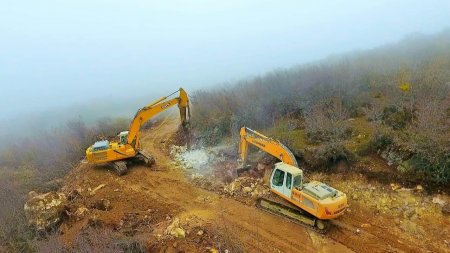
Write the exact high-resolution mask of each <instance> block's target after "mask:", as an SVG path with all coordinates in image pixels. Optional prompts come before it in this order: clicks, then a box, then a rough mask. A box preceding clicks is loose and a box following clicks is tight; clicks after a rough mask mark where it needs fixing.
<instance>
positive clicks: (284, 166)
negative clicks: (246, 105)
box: [239, 127, 347, 232]
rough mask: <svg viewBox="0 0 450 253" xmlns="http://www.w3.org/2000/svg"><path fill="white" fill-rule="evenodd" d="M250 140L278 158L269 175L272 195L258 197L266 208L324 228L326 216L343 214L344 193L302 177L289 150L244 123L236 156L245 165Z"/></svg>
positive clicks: (327, 223)
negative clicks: (237, 155)
mask: <svg viewBox="0 0 450 253" xmlns="http://www.w3.org/2000/svg"><path fill="white" fill-rule="evenodd" d="M249 144H251V145H253V146H255V147H257V148H259V149H261V150H262V151H264V152H266V153H268V154H271V155H272V156H274V157H276V158H278V159H279V160H280V162H278V163H276V164H275V166H274V168H273V170H272V172H271V174H270V179H269V187H270V191H271V192H272V193H273V194H274V195H275V196H276V197H274V196H273V195H272V196H270V197H262V198H259V199H258V200H257V206H258V207H259V208H261V209H263V210H265V211H268V212H271V213H274V214H277V215H282V216H285V217H288V218H290V219H292V220H295V221H298V222H302V223H303V224H308V225H310V226H312V227H314V228H317V229H318V230H319V231H320V232H325V231H326V229H327V228H328V227H329V222H328V221H329V220H332V219H336V218H337V217H339V216H341V215H343V214H344V211H345V209H346V208H347V196H346V195H345V193H343V192H341V191H339V190H336V189H334V188H333V187H331V186H329V185H327V184H324V183H321V182H318V181H309V182H307V181H306V180H305V177H304V175H303V170H302V169H300V168H299V166H298V164H297V160H296V159H295V156H294V155H293V154H292V152H291V151H290V150H289V149H288V148H287V147H286V146H284V145H283V144H282V143H281V142H279V141H278V140H275V139H272V138H269V137H267V136H265V135H263V134H261V133H258V132H257V131H254V130H252V129H250V128H247V127H242V128H241V130H240V144H239V156H240V160H241V163H242V164H241V165H242V166H243V167H246V165H247V156H248V149H249Z"/></svg>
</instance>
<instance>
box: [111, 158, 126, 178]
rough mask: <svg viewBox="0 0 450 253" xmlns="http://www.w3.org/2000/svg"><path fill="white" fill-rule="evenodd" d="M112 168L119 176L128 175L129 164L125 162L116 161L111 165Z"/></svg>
mask: <svg viewBox="0 0 450 253" xmlns="http://www.w3.org/2000/svg"><path fill="white" fill-rule="evenodd" d="M111 166H112V168H113V169H114V172H116V174H117V175H119V176H122V175H124V174H125V173H127V163H126V162H125V161H115V162H113V163H111Z"/></svg>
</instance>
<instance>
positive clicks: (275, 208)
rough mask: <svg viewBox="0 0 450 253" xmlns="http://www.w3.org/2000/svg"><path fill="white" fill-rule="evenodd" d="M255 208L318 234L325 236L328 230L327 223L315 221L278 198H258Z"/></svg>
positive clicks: (310, 216)
mask: <svg viewBox="0 0 450 253" xmlns="http://www.w3.org/2000/svg"><path fill="white" fill-rule="evenodd" d="M256 207H257V208H259V209H261V210H263V211H265V212H268V213H271V214H274V215H277V216H280V217H283V218H286V219H287V220H289V221H290V222H293V223H295V224H299V225H302V226H304V227H307V228H310V229H313V230H314V231H316V232H318V233H320V234H325V233H326V232H327V231H328V228H329V221H326V220H320V219H317V218H316V217H314V216H312V215H311V214H309V213H307V212H305V211H302V210H301V209H299V208H297V207H296V206H294V205H292V204H291V203H289V202H287V201H284V200H282V199H280V198H278V197H273V196H270V197H263V198H258V199H257V200H256Z"/></svg>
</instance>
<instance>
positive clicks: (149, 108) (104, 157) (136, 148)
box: [86, 88, 190, 175]
mask: <svg viewBox="0 0 450 253" xmlns="http://www.w3.org/2000/svg"><path fill="white" fill-rule="evenodd" d="M177 92H179V93H180V94H179V96H178V97H175V98H170V97H171V96H172V95H173V94H175V93H177ZM169 98H170V99H169ZM175 105H178V108H179V110H180V118H181V124H182V125H183V127H186V125H187V124H188V122H189V118H190V111H189V98H188V95H187V93H186V91H184V89H182V88H180V89H179V90H178V91H176V92H174V93H172V94H170V95H168V96H164V97H162V98H160V99H158V100H156V101H155V102H152V103H150V104H148V105H146V106H144V107H142V108H141V109H139V110H138V111H137V113H136V115H135V116H134V118H133V120H132V121H131V124H130V127H129V129H128V131H123V132H120V133H119V135H118V141H112V142H109V141H108V140H101V141H97V142H95V143H94V145H92V146H90V147H89V148H88V149H87V150H86V158H87V161H88V162H89V163H92V164H108V165H110V166H112V167H113V168H114V170H115V171H116V172H117V174H119V175H122V174H124V173H125V172H126V170H127V162H132V160H134V161H136V160H137V161H141V162H144V163H146V164H147V165H149V166H151V165H152V164H153V163H154V159H153V158H152V157H151V155H149V154H148V153H146V152H145V151H144V150H143V149H142V144H141V140H140V129H141V127H142V125H143V124H144V123H145V122H147V121H148V120H150V119H151V118H153V117H155V116H156V115H157V114H159V113H161V112H163V111H165V110H167V109H169V108H171V107H173V106H175ZM132 158H133V159H132Z"/></svg>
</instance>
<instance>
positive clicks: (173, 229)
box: [165, 218, 186, 238]
mask: <svg viewBox="0 0 450 253" xmlns="http://www.w3.org/2000/svg"><path fill="white" fill-rule="evenodd" d="M165 234H166V235H171V236H174V237H176V238H184V237H185V236H186V234H185V231H184V229H182V228H181V227H180V220H179V219H178V218H175V219H174V220H173V221H172V223H171V224H170V225H169V226H168V227H167V228H166V231H165Z"/></svg>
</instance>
